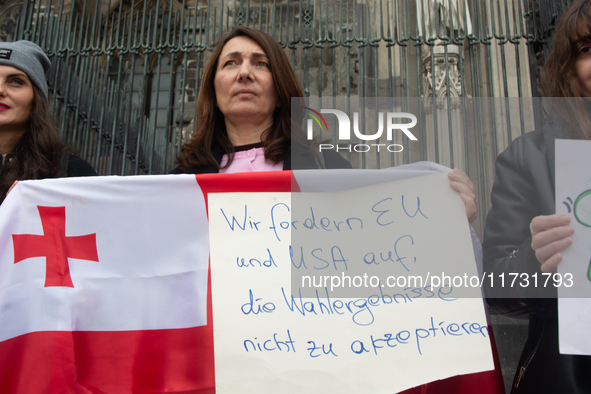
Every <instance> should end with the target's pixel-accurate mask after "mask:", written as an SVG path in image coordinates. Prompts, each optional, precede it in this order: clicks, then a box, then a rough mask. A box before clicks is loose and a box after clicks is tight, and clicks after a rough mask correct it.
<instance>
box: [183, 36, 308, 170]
mask: <svg viewBox="0 0 591 394" xmlns="http://www.w3.org/2000/svg"><path fill="white" fill-rule="evenodd" d="M239 36H244V37H248V38H250V39H252V40H253V41H254V42H256V43H257V44H258V45H259V46H260V47H261V48H262V49H263V51H265V53H266V54H267V57H268V58H269V67H270V70H271V75H272V76H273V84H274V85H275V90H276V92H277V104H278V105H277V108H276V109H275V112H274V114H273V126H271V128H270V129H268V130H266V131H265V132H264V133H263V135H262V136H261V139H262V143H263V146H264V147H265V159H267V160H271V161H273V162H276V163H277V162H280V161H281V160H283V159H284V158H285V154H286V152H287V151H288V150H289V147H290V143H291V133H290V132H291V130H292V126H295V127H298V126H296V125H301V119H292V114H291V99H292V97H293V98H295V99H296V100H298V98H301V97H303V93H302V89H301V87H300V85H299V82H298V80H297V78H296V75H295V72H294V71H293V69H292V67H291V63H290V61H289V59H288V58H287V56H286V55H285V52H283V49H282V48H281V46H280V45H279V43H278V42H277V41H276V40H275V39H274V38H273V37H271V36H270V35H269V34H266V33H264V32H262V31H260V30H255V29H251V28H249V27H244V26H240V27H237V28H235V29H234V30H232V31H230V32H227V33H225V34H224V35H223V36H222V37H221V38H220V40H219V42H218V43H217V45H216V46H215V49H214V51H213V53H212V54H211V57H210V59H209V62H208V63H207V65H206V66H205V70H204V71H203V82H202V83H201V87H200V90H199V96H198V97H197V110H196V117H195V130H194V132H193V135H192V136H191V139H190V140H189V141H188V142H187V143H186V144H184V146H183V149H182V150H181V153H180V154H179V155H178V157H177V162H178V165H179V168H180V169H181V170H185V171H186V170H188V169H190V168H194V167H200V166H213V167H214V168H220V167H219V164H218V162H217V161H216V160H215V158H214V156H213V154H212V149H213V147H214V146H215V145H218V146H220V147H221V148H222V150H223V152H224V153H226V154H229V155H230V160H229V161H228V164H227V165H226V166H228V165H230V163H231V162H232V159H233V153H234V147H233V146H232V144H231V142H230V140H229V138H228V134H227V131H226V125H225V123H224V115H223V114H222V113H221V111H220V110H219V108H217V106H216V102H217V100H216V95H215V86H214V79H215V74H216V69H217V64H218V59H219V57H220V55H221V53H222V49H223V48H224V46H225V45H226V43H227V42H228V41H230V40H231V39H232V38H235V37H239ZM299 134H300V133H298V135H299ZM302 134H303V133H302Z"/></svg>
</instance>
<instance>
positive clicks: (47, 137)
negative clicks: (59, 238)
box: [0, 41, 97, 203]
mask: <svg viewBox="0 0 591 394" xmlns="http://www.w3.org/2000/svg"><path fill="white" fill-rule="evenodd" d="M49 67H50V61H49V59H48V58H47V56H46V55H45V53H44V52H43V50H42V49H41V48H39V46H37V45H36V44H34V43H32V42H30V41H16V42H10V43H0V154H1V155H2V158H1V160H0V164H1V165H2V166H1V168H0V203H1V202H2V201H4V198H5V197H6V194H7V193H8V191H9V190H10V189H11V187H13V186H14V185H15V184H16V182H18V181H19V180H27V179H43V178H56V177H63V176H90V175H97V173H96V171H95V170H94V169H93V168H92V167H91V166H90V164H88V163H87V162H85V161H84V160H82V159H80V158H78V157H76V156H74V155H71V154H69V153H66V148H65V145H64V144H63V143H62V142H61V140H60V138H59V135H58V129H57V125H56V123H55V120H54V119H53V117H52V116H51V114H50V112H49V105H48V102H47V94H48V90H47V80H46V79H45V73H46V72H47V70H48V69H49Z"/></svg>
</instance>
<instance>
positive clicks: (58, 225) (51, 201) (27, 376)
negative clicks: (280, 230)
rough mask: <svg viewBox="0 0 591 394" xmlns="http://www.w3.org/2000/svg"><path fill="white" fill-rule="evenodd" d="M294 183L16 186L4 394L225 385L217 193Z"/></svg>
mask: <svg viewBox="0 0 591 394" xmlns="http://www.w3.org/2000/svg"><path fill="white" fill-rule="evenodd" d="M294 186H295V188H296V189H297V188H298V186H297V184H295V183H294ZM291 188H292V173H291V172H278V173H263V174H261V173H255V174H232V175H226V174H219V175H218V174H215V175H199V176H197V177H195V176H190V175H179V176H151V177H125V178H121V177H99V178H77V179H74V178H70V179H52V180H42V181H26V182H21V183H19V185H18V187H16V188H15V189H14V190H13V191H12V192H11V194H10V195H9V197H8V198H7V199H6V200H5V201H4V203H3V204H2V205H1V206H0V322H1V324H0V392H2V393H17V394H20V393H23V394H32V393H35V394H36V393H50V394H54V393H55V394H57V393H84V394H88V393H93V394H94V393H96V394H98V393H102V394H107V393H108V394H118V393H146V394H147V393H178V394H181V393H185V394H187V393H214V392H215V366H214V348H213V325H214V320H213V316H212V300H211V282H210V276H209V261H208V255H209V238H208V221H207V211H206V202H207V194H208V193H209V192H237V191H246V192H251V191H259V192H266V191H275V192H282V191H290V190H291ZM496 382H497V380H496V375H495V374H494V372H485V373H480V374H472V375H467V376H463V377H455V378H451V379H446V380H444V381H441V382H437V383H434V384H430V385H429V386H423V387H421V388H417V389H414V390H410V391H408V393H412V394H415V393H416V394H418V393H431V392H433V393H441V392H454V393H472V392H481V393H494V392H496V391H494V387H495V386H496Z"/></svg>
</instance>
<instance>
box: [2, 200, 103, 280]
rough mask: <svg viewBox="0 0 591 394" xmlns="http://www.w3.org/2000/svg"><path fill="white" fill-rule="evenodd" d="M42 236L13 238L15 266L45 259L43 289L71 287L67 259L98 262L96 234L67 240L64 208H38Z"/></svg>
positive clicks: (24, 235) (30, 235)
mask: <svg viewBox="0 0 591 394" xmlns="http://www.w3.org/2000/svg"><path fill="white" fill-rule="evenodd" d="M37 209H38V210H39V216H40V217H41V224H42V225H43V235H33V234H14V235H13V236H12V241H13V243H14V263H15V264H16V263H18V262H21V261H23V260H26V259H30V258H32V257H43V256H45V259H46V260H45V261H46V263H45V266H46V271H45V287H51V286H61V287H74V284H73V283H72V278H71V277H70V266H69V264H68V258H72V259H80V260H89V261H96V262H98V261H99V259H98V253H97V249H96V234H87V235H80V236H72V237H68V236H66V207H41V206H37Z"/></svg>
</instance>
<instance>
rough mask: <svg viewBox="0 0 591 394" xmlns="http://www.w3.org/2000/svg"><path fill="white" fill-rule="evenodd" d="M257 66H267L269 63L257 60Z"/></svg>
mask: <svg viewBox="0 0 591 394" xmlns="http://www.w3.org/2000/svg"><path fill="white" fill-rule="evenodd" d="M257 66H260V67H269V63H266V62H258V63H257Z"/></svg>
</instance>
